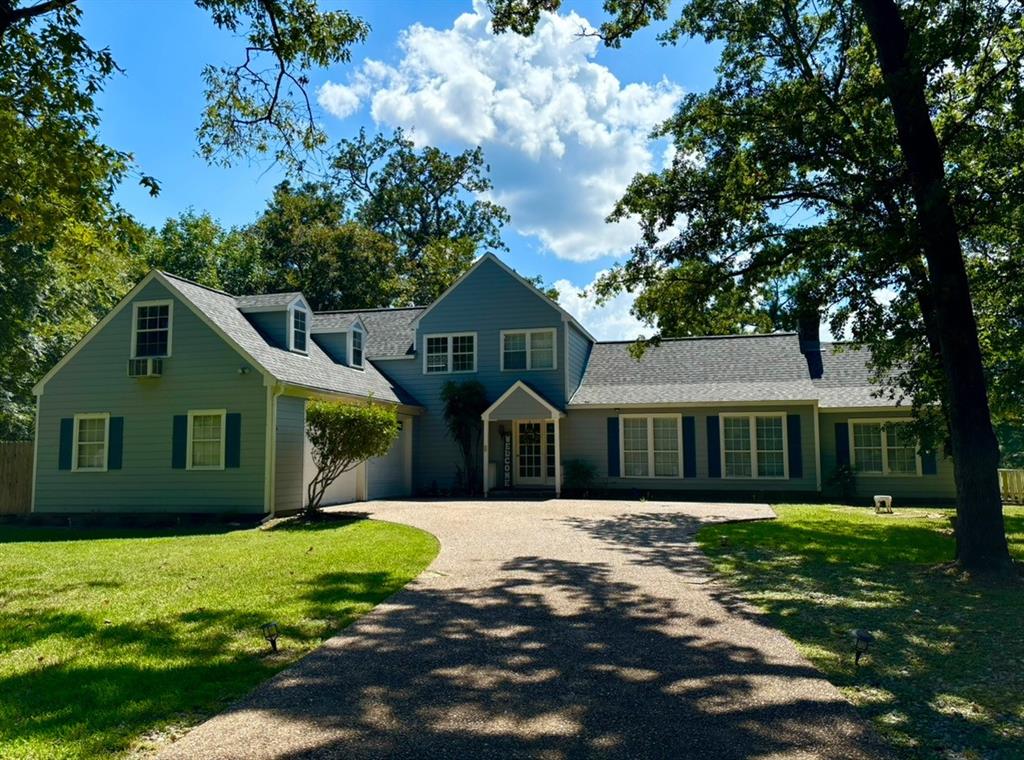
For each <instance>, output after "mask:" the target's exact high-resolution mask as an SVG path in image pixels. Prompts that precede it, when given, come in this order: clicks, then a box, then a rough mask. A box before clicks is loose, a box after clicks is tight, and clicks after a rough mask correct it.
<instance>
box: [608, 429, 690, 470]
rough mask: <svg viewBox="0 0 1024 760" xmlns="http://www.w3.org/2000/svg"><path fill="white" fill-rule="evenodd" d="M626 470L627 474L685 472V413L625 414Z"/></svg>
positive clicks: (623, 437) (623, 462) (623, 456)
mask: <svg viewBox="0 0 1024 760" xmlns="http://www.w3.org/2000/svg"><path fill="white" fill-rule="evenodd" d="M621 420H622V474H623V476H624V477H627V478H647V477H655V478H678V477H681V476H682V461H683V447H682V429H681V428H682V417H681V416H680V415H678V414H663V415H634V414H630V415H622V417H621Z"/></svg>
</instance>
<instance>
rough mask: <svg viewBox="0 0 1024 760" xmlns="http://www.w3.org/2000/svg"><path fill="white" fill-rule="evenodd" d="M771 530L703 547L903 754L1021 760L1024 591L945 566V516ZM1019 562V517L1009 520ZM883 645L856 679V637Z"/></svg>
mask: <svg viewBox="0 0 1024 760" xmlns="http://www.w3.org/2000/svg"><path fill="white" fill-rule="evenodd" d="M775 511H776V512H777V513H778V516H779V519H778V520H775V521H770V522H760V523H736V524H725V525H714V526H709V527H706V528H704V529H703V530H702V531H701V532H700V534H699V537H698V540H699V541H700V543H701V546H702V548H703V549H704V551H705V552H706V553H707V554H708V556H709V557H710V558H711V560H712V562H713V563H714V565H715V567H716V568H717V570H718V571H720V572H721V573H722V574H723V575H724V576H725V577H726V578H727V579H728V580H729V581H730V582H731V584H732V585H733V586H734V587H736V588H738V589H739V593H740V595H741V596H742V597H743V598H744V599H746V600H748V601H749V602H752V603H753V604H754V605H756V606H757V607H759V608H760V609H762V610H763V611H764V612H766V613H767V615H768V618H769V620H770V622H771V623H772V624H774V625H776V626H777V627H779V628H780V629H782V630H783V631H785V632H786V634H787V635H789V637H790V638H792V639H793V641H795V642H796V644H797V646H798V647H799V648H800V650H801V651H802V652H803V653H804V655H806V656H807V657H808V658H809V659H810V660H811V661H812V662H813V663H814V664H815V665H816V666H817V667H818V668H820V669H821V670H822V671H823V672H824V673H825V675H826V676H827V677H828V678H829V679H830V680H831V681H832V682H833V683H835V684H836V685H837V686H839V688H840V689H841V690H842V691H843V693H844V694H845V695H846V697H847V698H848V699H849V700H850V701H851V702H853V704H855V705H856V706H857V707H858V708H859V709H860V711H861V712H862V714H864V715H865V716H866V717H867V718H869V719H870V720H871V721H872V722H873V723H874V725H875V726H876V727H877V728H878V729H879V731H880V732H881V733H882V734H883V735H884V736H886V737H887V738H888V739H889V740H890V741H891V742H892V743H893V745H894V746H895V747H896V748H897V749H898V750H900V751H901V754H904V755H905V756H907V757H915V758H917V757H936V758H940V757H941V758H963V759H965V760H966V759H968V758H1011V757H1013V758H1021V757H1024V585H1021V584H1013V583H1008V584H993V583H981V582H975V583H971V582H968V581H966V580H965V579H964V578H962V577H960V576H958V575H957V574H956V573H954V572H951V571H949V570H943V569H941V568H940V567H939V566H940V565H941V564H942V563H944V562H947V561H948V560H949V559H950V558H951V557H952V553H953V537H952V532H951V530H950V523H949V520H948V517H949V515H950V514H951V512H950V510H940V509H897V510H896V514H894V515H875V514H874V513H873V511H871V510H868V509H860V508H853V507H831V506H824V507H822V506H777V507H775ZM1006 524H1007V531H1008V533H1009V534H1010V541H1011V549H1012V551H1013V554H1014V556H1015V557H1016V559H1017V560H1018V561H1024V509H1021V508H1007V509H1006ZM853 628H866V629H869V630H871V631H872V632H874V633H875V635H876V636H877V641H876V643H875V644H874V645H873V646H872V649H871V653H870V656H869V657H868V658H866V659H864V660H862V661H861V667H860V668H859V669H856V668H855V667H854V663H853V656H852V640H851V638H850V631H851V630H852V629H853Z"/></svg>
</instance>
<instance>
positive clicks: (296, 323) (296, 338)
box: [289, 306, 307, 354]
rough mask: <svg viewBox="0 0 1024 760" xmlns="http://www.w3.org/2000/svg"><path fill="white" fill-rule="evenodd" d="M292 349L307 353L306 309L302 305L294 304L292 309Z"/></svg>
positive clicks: (290, 332) (290, 333)
mask: <svg viewBox="0 0 1024 760" xmlns="http://www.w3.org/2000/svg"><path fill="white" fill-rule="evenodd" d="M291 315H292V318H291V329H290V331H289V335H290V336H291V346H290V348H291V350H292V351H298V352H299V353H303V354H304V353H306V335H307V326H306V310H305V309H303V308H302V307H301V306H293V307H292V310H291Z"/></svg>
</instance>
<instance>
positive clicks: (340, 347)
mask: <svg viewBox="0 0 1024 760" xmlns="http://www.w3.org/2000/svg"><path fill="white" fill-rule="evenodd" d="M313 340H315V341H316V342H317V345H319V346H320V348H322V349H323V350H324V353H325V354H327V355H328V356H329V357H331V358H332V359H333V360H334V361H336V362H337V363H338V364H348V333H345V332H336V333H316V334H315V335H313Z"/></svg>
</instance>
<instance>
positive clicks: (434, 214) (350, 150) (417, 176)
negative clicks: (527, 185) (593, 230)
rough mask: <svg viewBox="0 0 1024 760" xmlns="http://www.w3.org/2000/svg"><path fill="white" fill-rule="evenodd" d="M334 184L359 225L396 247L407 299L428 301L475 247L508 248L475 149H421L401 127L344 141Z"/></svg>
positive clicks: (499, 210)
mask: <svg viewBox="0 0 1024 760" xmlns="http://www.w3.org/2000/svg"><path fill="white" fill-rule="evenodd" d="M331 170H332V181H333V184H334V186H335V187H336V188H337V192H338V193H339V194H340V196H341V197H342V198H343V199H344V201H345V202H347V203H349V204H351V205H352V207H353V209H352V214H353V217H354V219H355V220H356V221H358V222H359V223H361V224H363V225H365V226H366V227H368V228H370V229H372V230H375V231H377V232H379V233H380V234H382V235H384V236H385V237H386V238H387V239H388V240H391V241H393V242H394V243H395V244H396V245H397V246H398V260H399V275H400V277H401V278H402V281H403V283H404V284H405V290H404V292H403V296H402V298H403V302H405V303H419V304H425V303H430V302H431V301H433V300H434V299H435V298H437V297H438V296H439V295H441V293H443V292H444V290H445V289H446V288H447V287H448V286H449V285H450V284H451V283H452V281H453V280H454V279H455V277H457V276H458V275H459V274H461V273H462V272H463V271H465V270H466V269H467V268H468V267H469V265H470V264H471V263H472V261H473V257H474V256H475V252H476V250H477V249H478V248H481V247H487V248H498V249H503V248H504V247H505V245H504V243H503V242H502V240H501V234H500V233H501V227H502V225H503V224H505V223H506V222H507V221H508V212H507V211H505V209H504V208H503V207H501V206H499V205H498V204H496V203H493V202H491V201H487V200H479V196H481V195H484V194H486V193H487V192H488V191H489V190H490V189H491V181H490V179H489V178H488V176H487V174H488V171H489V169H488V167H487V165H486V164H485V162H484V158H483V151H482V150H481V149H480V148H479V147H478V148H475V149H473V150H467V151H464V152H462V153H459V154H457V155H454V156H453V155H449V154H448V153H445V152H444V151H442V150H440V149H438V148H434V147H429V146H428V147H424V148H420V149H416V148H415V146H414V145H413V142H412V141H411V140H409V139H408V138H406V137H405V135H404V134H403V133H402V131H401V130H397V131H396V132H395V133H394V134H393V135H391V136H385V135H375V136H373V137H368V136H367V134H366V132H365V130H360V132H359V135H358V137H355V138H353V139H349V140H342V141H341V142H340V143H338V146H337V148H336V149H335V151H334V154H333V157H332V161H331Z"/></svg>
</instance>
